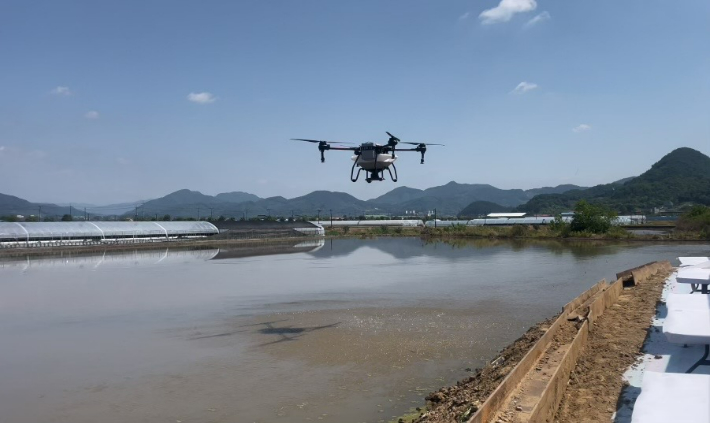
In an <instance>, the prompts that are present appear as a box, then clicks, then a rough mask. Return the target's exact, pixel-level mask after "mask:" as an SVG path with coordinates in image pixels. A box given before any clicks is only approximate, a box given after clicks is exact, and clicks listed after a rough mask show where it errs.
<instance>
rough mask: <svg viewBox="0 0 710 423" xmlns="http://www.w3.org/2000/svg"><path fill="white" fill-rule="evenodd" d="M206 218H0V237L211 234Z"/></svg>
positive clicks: (16, 239) (69, 237)
mask: <svg viewBox="0 0 710 423" xmlns="http://www.w3.org/2000/svg"><path fill="white" fill-rule="evenodd" d="M217 233H219V230H218V229H217V228H216V227H215V226H214V225H213V224H211V223H209V222H203V221H198V222H0V241H2V240H5V241H10V240H12V241H25V240H27V241H33V240H40V239H62V238H63V239H78V238H89V239H90V238H95V239H106V238H117V237H118V238H120V237H140V238H145V237H173V236H180V235H185V236H186V235H213V234H217Z"/></svg>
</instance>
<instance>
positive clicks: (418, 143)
mask: <svg viewBox="0 0 710 423" xmlns="http://www.w3.org/2000/svg"><path fill="white" fill-rule="evenodd" d="M401 143H402V144H410V145H441V146H445V144H434V143H433V142H406V141H401Z"/></svg>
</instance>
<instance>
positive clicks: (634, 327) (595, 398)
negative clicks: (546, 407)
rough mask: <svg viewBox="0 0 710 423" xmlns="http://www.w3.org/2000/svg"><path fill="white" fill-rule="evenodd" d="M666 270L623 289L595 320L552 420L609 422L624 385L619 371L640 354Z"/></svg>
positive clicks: (575, 422) (622, 371) (565, 422)
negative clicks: (613, 302) (611, 304)
mask: <svg viewBox="0 0 710 423" xmlns="http://www.w3.org/2000/svg"><path fill="white" fill-rule="evenodd" d="M669 273H670V272H659V273H658V274H657V275H655V276H652V277H651V278H649V279H648V280H646V281H644V282H642V283H641V284H639V285H637V286H635V287H633V288H630V289H625V290H624V291H623V292H622V293H621V295H620V296H619V299H618V301H617V302H616V303H615V304H614V305H613V306H611V307H610V308H609V309H608V310H606V311H605V313H604V314H603V315H602V316H601V317H600V318H599V319H597V321H596V322H595V324H594V327H593V328H592V330H591V332H590V334H589V338H588V342H587V345H586V347H585V349H584V352H583V353H582V355H581V356H580V358H579V360H578V361H577V366H576V367H575V369H574V371H573V372H572V374H571V376H570V381H569V384H568V386H567V390H566V392H565V395H564V397H563V399H562V402H561V403H560V406H559V408H558V411H557V415H556V416H555V422H559V423H567V422H570V423H572V422H574V423H578V422H601V421H611V417H612V415H613V413H614V412H615V411H616V407H617V401H618V400H619V396H620V394H621V390H622V388H623V387H624V385H625V382H624V380H623V379H622V377H621V376H622V374H623V373H624V372H625V371H626V369H628V368H629V367H630V366H631V365H633V364H634V363H635V362H637V359H638V356H639V355H640V354H641V353H642V351H641V350H642V347H643V343H644V340H645V339H646V335H647V332H648V330H649V326H650V324H651V318H652V317H653V316H654V314H655V313H656V305H657V302H658V300H659V299H660V298H661V292H662V291H663V285H664V282H665V280H666V278H667V277H668V275H669Z"/></svg>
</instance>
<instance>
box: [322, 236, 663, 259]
mask: <svg viewBox="0 0 710 423" xmlns="http://www.w3.org/2000/svg"><path fill="white" fill-rule="evenodd" d="M648 245H649V244H644V243H640V242H609V241H578V240H577V241H574V240H572V241H567V240H535V239H513V240H508V239H486V238H477V239H461V238H455V239H448V240H440V239H435V240H431V239H430V240H425V239H416V240H415V239H413V238H407V239H406V241H405V242H403V241H402V238H380V239H378V240H377V242H367V240H361V239H330V240H327V241H326V242H325V248H322V249H320V250H318V251H312V252H311V254H312V255H313V256H314V257H323V258H325V257H347V256H349V255H351V254H353V253H354V252H355V251H357V250H358V249H359V248H364V247H371V248H376V249H378V250H379V251H381V252H383V253H385V254H387V255H389V256H392V257H393V258H396V259H401V260H404V259H410V258H414V257H421V256H433V257H439V258H442V259H446V260H457V259H460V258H462V257H469V256H470V255H471V250H476V254H477V255H481V256H492V255H496V254H500V253H502V252H509V251H513V252H520V251H524V250H529V249H537V250H544V251H548V252H551V253H553V254H555V255H559V256H561V255H567V254H569V255H571V256H572V257H574V258H579V259H585V258H590V257H599V256H604V255H614V254H618V253H619V252H621V251H629V250H635V249H639V248H643V247H644V246H648Z"/></svg>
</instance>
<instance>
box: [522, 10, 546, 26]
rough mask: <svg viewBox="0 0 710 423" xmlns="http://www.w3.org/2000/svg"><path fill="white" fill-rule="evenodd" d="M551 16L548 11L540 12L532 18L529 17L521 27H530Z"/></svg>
mask: <svg viewBox="0 0 710 423" xmlns="http://www.w3.org/2000/svg"><path fill="white" fill-rule="evenodd" d="M550 18H551V16H550V14H549V13H548V12H542V13H540V14H539V15H537V16H535V17H534V18H532V19H530V20H529V21H527V22H526V23H525V25H523V28H525V29H527V28H531V27H533V26H535V25H537V24H539V23H540V22H542V21H546V20H549V19H550Z"/></svg>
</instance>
